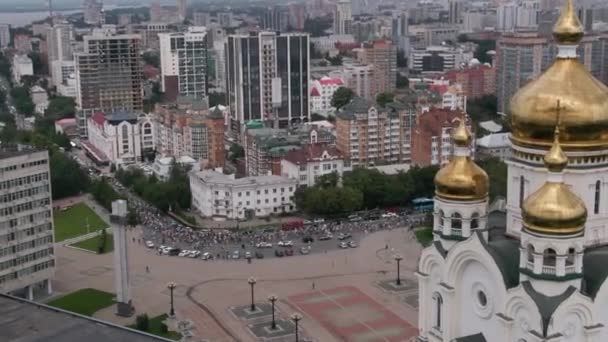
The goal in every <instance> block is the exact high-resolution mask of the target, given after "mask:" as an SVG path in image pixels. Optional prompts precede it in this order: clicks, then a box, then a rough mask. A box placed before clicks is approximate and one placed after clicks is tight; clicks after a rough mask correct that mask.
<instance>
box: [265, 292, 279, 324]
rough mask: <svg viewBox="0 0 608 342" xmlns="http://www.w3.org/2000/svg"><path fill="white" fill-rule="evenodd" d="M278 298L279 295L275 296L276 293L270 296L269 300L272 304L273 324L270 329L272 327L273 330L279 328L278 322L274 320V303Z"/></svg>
mask: <svg viewBox="0 0 608 342" xmlns="http://www.w3.org/2000/svg"><path fill="white" fill-rule="evenodd" d="M278 299H279V298H278V297H277V296H275V295H271V296H268V300H269V301H270V303H271V304H272V325H271V326H270V329H272V330H275V329H276V328H277V322H276V321H275V320H274V303H275V302H276V301H277V300H278Z"/></svg>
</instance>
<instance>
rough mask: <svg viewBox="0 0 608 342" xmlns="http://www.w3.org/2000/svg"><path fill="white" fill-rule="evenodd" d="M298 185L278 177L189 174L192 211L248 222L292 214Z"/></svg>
mask: <svg viewBox="0 0 608 342" xmlns="http://www.w3.org/2000/svg"><path fill="white" fill-rule="evenodd" d="M296 187H297V181H296V180H295V179H289V178H286V177H281V176H273V175H270V176H256V177H245V178H239V179H235V178H234V175H224V174H223V173H220V172H216V171H212V170H204V171H199V172H191V173H190V190H191V192H192V209H194V210H195V211H197V212H198V213H199V214H200V215H201V216H203V217H225V218H228V219H250V218H255V217H266V216H269V215H279V214H284V213H289V212H292V211H294V210H295V209H296V206H295V201H294V198H293V196H294V193H295V191H296Z"/></svg>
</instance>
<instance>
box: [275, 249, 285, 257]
mask: <svg viewBox="0 0 608 342" xmlns="http://www.w3.org/2000/svg"><path fill="white" fill-rule="evenodd" d="M274 255H275V256H277V257H279V258H281V257H282V256H283V255H285V254H284V253H283V251H281V250H278V249H275V250H274Z"/></svg>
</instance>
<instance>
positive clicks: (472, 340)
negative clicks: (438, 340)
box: [454, 333, 487, 342]
mask: <svg viewBox="0 0 608 342" xmlns="http://www.w3.org/2000/svg"><path fill="white" fill-rule="evenodd" d="M486 341H487V340H486V338H485V337H484V336H483V334H482V333H479V334H475V335H469V336H463V337H459V338H455V339H454V342H486Z"/></svg>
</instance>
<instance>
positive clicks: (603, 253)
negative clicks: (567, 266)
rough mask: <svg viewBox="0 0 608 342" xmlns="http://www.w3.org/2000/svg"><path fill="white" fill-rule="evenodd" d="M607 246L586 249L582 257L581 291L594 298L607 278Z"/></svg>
mask: <svg viewBox="0 0 608 342" xmlns="http://www.w3.org/2000/svg"><path fill="white" fill-rule="evenodd" d="M606 263H608V246H603V247H598V248H593V249H587V250H585V255H584V257H583V288H582V292H583V293H584V294H585V295H587V296H589V297H591V298H595V295H596V294H597V291H599V289H600V287H601V286H602V284H604V282H605V281H606V278H608V267H606Z"/></svg>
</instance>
